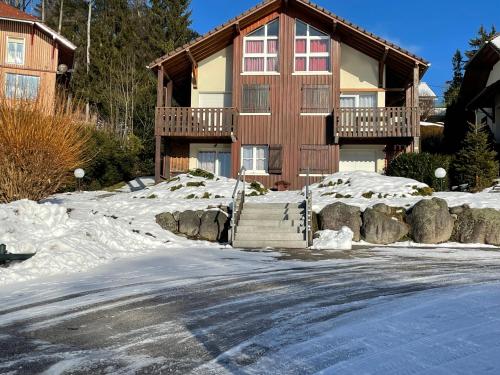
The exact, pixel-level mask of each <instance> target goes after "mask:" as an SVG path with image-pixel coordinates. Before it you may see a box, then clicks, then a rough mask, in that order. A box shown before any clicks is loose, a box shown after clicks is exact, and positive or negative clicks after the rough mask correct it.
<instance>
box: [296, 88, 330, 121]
mask: <svg viewBox="0 0 500 375" xmlns="http://www.w3.org/2000/svg"><path fill="white" fill-rule="evenodd" d="M330 91H331V88H330V86H328V85H304V86H302V108H301V113H321V114H327V113H330V112H331V102H330Z"/></svg>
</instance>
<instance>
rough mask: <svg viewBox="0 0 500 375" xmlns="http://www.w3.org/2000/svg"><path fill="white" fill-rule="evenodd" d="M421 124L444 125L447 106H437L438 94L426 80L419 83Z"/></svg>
mask: <svg viewBox="0 0 500 375" xmlns="http://www.w3.org/2000/svg"><path fill="white" fill-rule="evenodd" d="M418 96H419V104H420V126H437V127H444V118H445V116H446V108H441V107H436V104H437V99H438V96H437V95H436V93H435V92H434V90H432V89H431V88H430V87H429V85H428V84H427V83H426V82H420V85H418Z"/></svg>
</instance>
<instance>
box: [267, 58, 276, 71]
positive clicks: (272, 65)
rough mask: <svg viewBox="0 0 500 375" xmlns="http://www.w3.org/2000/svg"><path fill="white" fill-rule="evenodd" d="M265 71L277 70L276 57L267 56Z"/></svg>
mask: <svg viewBox="0 0 500 375" xmlns="http://www.w3.org/2000/svg"><path fill="white" fill-rule="evenodd" d="M267 71H268V72H277V71H278V58H277V57H269V58H268V59H267Z"/></svg>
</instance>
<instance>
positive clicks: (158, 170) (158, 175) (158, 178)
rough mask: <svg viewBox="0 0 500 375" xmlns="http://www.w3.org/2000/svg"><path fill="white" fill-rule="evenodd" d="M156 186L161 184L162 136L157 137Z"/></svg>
mask: <svg viewBox="0 0 500 375" xmlns="http://www.w3.org/2000/svg"><path fill="white" fill-rule="evenodd" d="M155 141H156V142H155V184H159V183H160V182H161V141H162V137H161V136H156V137H155Z"/></svg>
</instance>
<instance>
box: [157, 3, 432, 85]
mask: <svg viewBox="0 0 500 375" xmlns="http://www.w3.org/2000/svg"><path fill="white" fill-rule="evenodd" d="M292 1H293V3H294V4H296V5H298V6H301V7H302V8H303V10H304V11H310V12H314V13H315V14H317V15H320V16H322V17H325V18H328V19H329V20H331V21H332V22H335V23H336V25H337V30H339V32H340V33H341V34H345V35H347V34H349V38H346V40H345V42H346V44H355V45H357V46H358V47H359V46H361V47H363V46H364V47H366V50H369V51H370V53H372V54H377V56H378V54H380V55H381V56H383V54H384V51H385V50H387V51H388V52H389V53H390V54H391V57H392V59H393V60H397V62H398V63H403V64H404V65H410V66H411V67H412V68H413V66H414V65H415V64H418V65H419V66H420V75H421V76H423V74H424V73H425V71H426V70H427V69H428V67H429V66H430V64H429V63H428V62H427V61H426V60H424V59H423V58H421V57H419V56H417V55H415V54H413V53H411V52H410V51H407V50H405V49H403V48H401V47H399V46H397V45H395V44H394V43H392V42H389V41H387V40H385V39H383V38H380V37H378V36H376V35H375V34H373V33H370V32H368V31H366V30H365V29H363V28H361V27H359V26H357V25H355V24H353V23H351V22H349V21H347V20H346V19H344V18H341V17H339V16H337V15H335V14H333V13H332V12H330V11H328V10H326V9H325V8H322V7H320V6H318V5H316V4H314V3H312V2H311V1H309V0H264V1H263V2H261V3H260V4H258V5H256V6H254V7H253V8H251V9H249V10H247V11H246V12H244V13H242V14H241V15H239V16H237V17H235V18H233V19H231V20H229V21H228V22H226V23H224V24H223V25H220V26H218V27H216V28H215V29H213V30H211V31H209V32H208V33H206V34H205V35H203V36H201V37H199V38H197V39H195V40H193V41H191V42H190V43H187V44H185V45H184V46H182V47H179V48H177V49H176V50H174V51H172V52H169V53H168V54H166V55H164V56H162V57H160V58H158V59H156V60H155V61H153V62H152V63H151V64H149V66H148V68H150V69H156V68H158V67H159V66H160V65H162V64H164V63H166V62H169V61H172V60H177V59H176V57H178V56H179V55H181V54H183V52H184V53H185V52H186V51H188V50H189V51H190V52H191V53H192V54H193V55H196V54H198V55H199V56H195V57H199V58H198V59H197V60H202V59H203V58H206V57H208V56H207V53H215V52H217V50H214V48H215V47H214V42H216V41H217V40H218V41H219V42H221V44H222V45H224V42H225V44H226V46H227V45H229V44H230V41H229V40H228V39H231V41H232V37H233V34H234V32H235V30H236V28H237V27H238V28H243V27H241V25H243V26H247V25H248V24H251V23H252V22H255V21H256V20H258V19H259V18H261V17H263V16H264V15H266V14H269V13H271V12H273V11H275V10H278V9H279V8H280V7H281V6H282V5H283V4H284V3H292ZM342 41H343V42H344V39H342ZM367 45H369V47H368V46H367ZM373 46H375V48H376V49H377V50H381V52H380V53H379V52H378V51H377V52H375V51H373V49H374V48H373ZM204 47H205V48H204ZM205 51H206V52H205ZM178 63H179V61H176V64H175V65H178Z"/></svg>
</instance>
